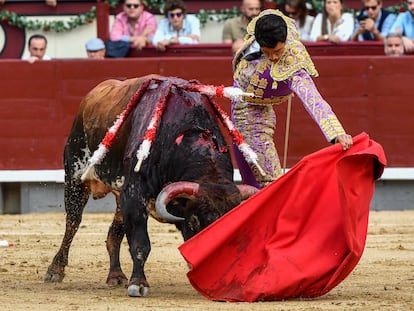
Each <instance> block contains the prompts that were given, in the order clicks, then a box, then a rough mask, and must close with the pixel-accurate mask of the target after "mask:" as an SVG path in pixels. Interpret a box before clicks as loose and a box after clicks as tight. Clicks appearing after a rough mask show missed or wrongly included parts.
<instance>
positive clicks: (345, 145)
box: [335, 134, 353, 150]
mask: <svg viewBox="0 0 414 311" xmlns="http://www.w3.org/2000/svg"><path fill="white" fill-rule="evenodd" d="M335 143H339V144H341V145H342V149H344V150H348V149H349V148H351V147H352V144H353V142H352V136H351V135H348V134H340V135H338V136H336V138H335Z"/></svg>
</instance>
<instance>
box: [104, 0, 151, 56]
mask: <svg viewBox="0 0 414 311" xmlns="http://www.w3.org/2000/svg"><path fill="white" fill-rule="evenodd" d="M156 29H157V20H156V19H155V16H154V15H153V14H151V13H150V12H148V11H146V10H145V4H144V1H143V0H125V1H124V3H123V11H122V12H121V13H119V14H117V15H116V16H115V20H114V23H113V25H112V29H111V33H110V40H111V41H126V42H130V46H131V47H133V48H136V49H138V50H141V49H142V48H143V47H144V46H146V45H147V44H151V40H152V38H153V36H154V33H155V31H156Z"/></svg>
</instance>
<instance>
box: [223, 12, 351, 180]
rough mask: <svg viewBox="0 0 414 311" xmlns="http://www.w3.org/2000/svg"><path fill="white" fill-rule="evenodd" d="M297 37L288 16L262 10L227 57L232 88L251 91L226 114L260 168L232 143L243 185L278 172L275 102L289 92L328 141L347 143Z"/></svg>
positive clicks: (283, 99) (348, 139)
mask: <svg viewBox="0 0 414 311" xmlns="http://www.w3.org/2000/svg"><path fill="white" fill-rule="evenodd" d="M299 39H300V37H299V33H298V31H297V28H296V25H295V22H294V20H292V19H291V18H288V17H287V16H285V15H284V14H283V13H282V12H281V11H279V10H264V11H262V12H261V13H260V14H259V16H258V17H256V18H254V19H253V20H252V21H251V22H250V24H249V25H248V26H247V35H246V39H245V41H244V43H243V46H242V47H241V48H240V49H239V50H238V52H237V53H236V55H235V57H234V59H233V78H234V86H235V87H237V88H239V89H241V90H242V91H243V92H246V93H251V94H252V95H251V96H250V95H249V96H243V97H240V98H239V99H235V100H233V101H232V106H231V111H232V118H233V121H234V125H235V127H236V128H237V129H238V130H239V131H240V132H241V134H242V135H243V137H244V139H245V141H246V143H247V144H249V145H250V146H251V147H252V149H253V151H255V153H256V154H257V157H258V159H257V160H258V163H259V165H260V167H261V168H262V169H263V172H260V171H259V170H258V169H257V168H256V167H253V166H250V165H249V164H248V163H247V162H246V161H245V159H244V157H243V156H242V155H241V152H240V151H239V150H238V148H237V147H235V148H234V149H233V150H234V155H235V159H236V161H237V164H238V167H239V170H240V174H241V176H242V179H243V183H244V184H248V185H251V186H255V187H261V188H263V187H265V186H267V185H268V184H270V183H271V182H272V181H274V180H275V179H276V178H278V177H279V176H280V175H281V174H282V169H281V164H280V160H279V156H278V153H277V150H276V146H275V143H274V133H275V129H276V120H277V118H276V113H277V111H278V110H279V109H278V108H277V105H280V104H283V103H285V102H286V101H289V97H290V96H292V95H293V94H292V93H294V94H295V95H296V96H297V97H298V98H299V99H300V100H301V102H302V103H303V106H304V107H305V109H306V111H307V112H308V113H309V115H310V116H311V118H312V119H313V120H314V121H315V122H316V124H317V125H318V126H319V128H320V130H321V132H322V133H323V134H324V136H325V139H326V140H327V141H328V142H331V143H339V144H340V145H341V146H342V149H343V150H347V149H349V148H351V146H352V144H353V143H352V137H351V136H350V135H348V134H346V132H345V130H344V128H343V127H342V125H341V123H340V122H339V120H338V119H337V117H336V115H335V113H334V112H333V111H332V108H331V107H330V105H329V104H328V103H327V102H326V101H325V100H324V99H323V98H322V96H321V94H320V93H319V91H318V90H317V88H316V85H315V83H314V82H313V80H312V76H317V75H318V72H317V70H316V68H315V66H314V64H313V62H312V60H311V58H310V56H309V53H308V52H307V51H306V48H305V46H304V45H303V43H302V42H301V41H300V40H299ZM274 106H276V107H274Z"/></svg>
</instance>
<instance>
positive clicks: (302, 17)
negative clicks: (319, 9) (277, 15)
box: [281, 0, 315, 41]
mask: <svg viewBox="0 0 414 311" xmlns="http://www.w3.org/2000/svg"><path fill="white" fill-rule="evenodd" d="M281 11H282V12H283V13H284V14H285V15H286V16H288V17H290V18H293V19H294V20H295V22H296V27H298V31H299V34H300V40H301V41H310V32H311V29H312V24H313V21H314V19H315V17H313V16H311V15H309V11H308V8H307V6H306V2H305V0H286V1H285V3H283V4H282V6H281Z"/></svg>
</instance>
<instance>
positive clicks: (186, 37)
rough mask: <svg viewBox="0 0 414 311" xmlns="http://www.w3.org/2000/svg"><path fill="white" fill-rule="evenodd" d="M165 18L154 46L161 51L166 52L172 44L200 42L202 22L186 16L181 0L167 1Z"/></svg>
mask: <svg viewBox="0 0 414 311" xmlns="http://www.w3.org/2000/svg"><path fill="white" fill-rule="evenodd" d="M164 14H165V17H164V18H163V19H162V20H161V21H160V23H159V25H158V28H157V31H156V32H155V35H154V38H153V40H152V44H153V45H154V46H155V48H156V49H157V50H159V51H165V50H166V49H167V46H169V45H171V44H197V43H199V41H200V35H201V31H200V20H199V19H198V18H197V17H195V16H192V15H187V14H186V9H185V4H184V2H183V1H181V0H167V1H165V4H164Z"/></svg>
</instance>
